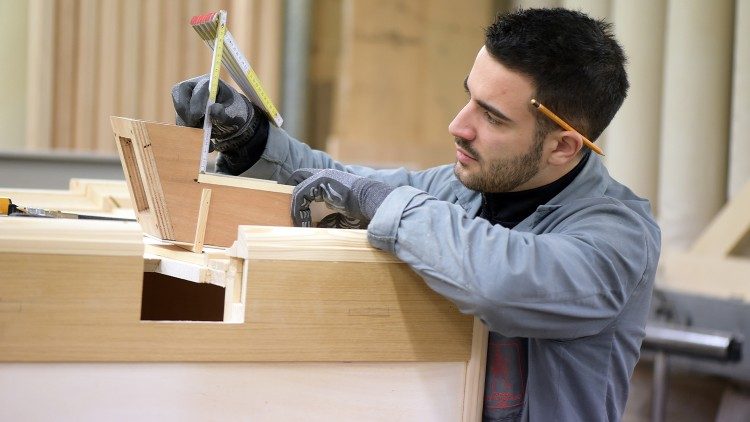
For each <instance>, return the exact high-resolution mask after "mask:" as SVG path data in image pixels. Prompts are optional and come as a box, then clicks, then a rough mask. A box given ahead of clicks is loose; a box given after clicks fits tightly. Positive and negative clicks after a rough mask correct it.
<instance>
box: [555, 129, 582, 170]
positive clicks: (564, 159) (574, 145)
mask: <svg viewBox="0 0 750 422" xmlns="http://www.w3.org/2000/svg"><path fill="white" fill-rule="evenodd" d="M555 140H556V141H557V144H556V145H555V149H553V150H552V153H551V154H550V156H549V160H548V161H549V163H550V164H552V165H556V166H563V165H566V164H568V163H570V162H571V161H573V160H574V159H575V158H576V155H577V154H578V151H580V150H581V148H583V137H582V136H581V134H580V133H578V132H575V131H570V130H566V131H563V132H558V133H557V136H555Z"/></svg>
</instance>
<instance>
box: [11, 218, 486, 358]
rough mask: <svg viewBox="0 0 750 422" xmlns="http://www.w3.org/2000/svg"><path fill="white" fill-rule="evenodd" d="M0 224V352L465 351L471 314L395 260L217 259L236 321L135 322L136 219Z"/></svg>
mask: <svg viewBox="0 0 750 422" xmlns="http://www.w3.org/2000/svg"><path fill="white" fill-rule="evenodd" d="M0 224H2V225H3V226H2V228H0V265H1V266H2V268H3V273H2V282H0V298H2V301H1V302H0V361H242V362H398V361H402V362H418V361H424V362H467V361H469V359H470V350H471V346H472V324H473V320H472V318H471V317H470V316H466V315H462V314H461V313H459V312H458V310H457V309H456V307H455V306H454V305H453V304H452V303H450V302H449V301H447V300H446V299H444V298H442V297H441V296H439V295H438V294H437V293H435V292H433V291H432V290H430V289H429V288H428V287H427V286H426V285H425V283H424V282H423V281H422V280H421V279H420V278H419V277H418V276H417V275H416V274H415V273H414V272H413V271H412V270H411V269H410V268H409V267H408V266H407V265H406V264H403V263H398V262H346V261H342V260H338V257H337V255H339V253H337V252H333V250H334V249H331V251H332V252H330V253H329V254H328V257H327V258H326V259H319V260H274V259H261V258H258V259H255V258H253V257H252V254H251V257H250V259H249V260H247V261H246V262H245V263H244V264H242V265H239V264H238V261H234V264H232V262H231V261H230V264H229V267H228V268H232V271H234V273H235V274H243V280H242V283H239V282H237V281H232V288H233V290H232V291H231V294H232V299H229V300H228V302H229V303H232V304H233V306H234V304H238V305H240V306H239V307H240V308H244V311H245V316H244V319H243V320H242V321H241V322H239V323H208V322H144V321H140V318H139V315H140V304H141V288H142V280H143V270H144V258H143V254H144V245H143V238H142V235H141V232H140V229H139V227H138V225H137V224H135V223H119V222H103V221H96V222H90V221H88V222H85V224H82V223H81V221H79V220H62V219H23V218H11V217H6V218H3V219H0ZM21 225H25V226H23V227H22V226H21ZM299 230H312V229H299ZM362 236H363V234H362ZM338 249H340V251H342V253H344V254H346V250H347V247H346V246H340V247H339V248H338ZM152 251H153V249H152ZM193 255H197V254H193ZM173 256H174V255H173ZM234 259H237V258H234ZM209 260H210V258H209ZM240 268H241V269H240ZM235 280H236V279H235ZM238 295H239V296H238ZM237 299H239V301H240V302H239V303H238V302H237ZM185 306H190V304H185ZM234 318H235V319H236V314H235V316H234Z"/></svg>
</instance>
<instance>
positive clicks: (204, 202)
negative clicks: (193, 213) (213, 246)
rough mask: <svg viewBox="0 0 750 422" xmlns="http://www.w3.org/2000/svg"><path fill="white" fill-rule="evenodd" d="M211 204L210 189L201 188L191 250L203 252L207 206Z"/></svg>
mask: <svg viewBox="0 0 750 422" xmlns="http://www.w3.org/2000/svg"><path fill="white" fill-rule="evenodd" d="M210 206H211V189H206V188H203V191H202V192H201V203H200V206H199V207H198V222H197V224H196V226H195V241H194V242H193V252H194V253H201V252H203V239H205V237H206V219H208V208H209V207H210Z"/></svg>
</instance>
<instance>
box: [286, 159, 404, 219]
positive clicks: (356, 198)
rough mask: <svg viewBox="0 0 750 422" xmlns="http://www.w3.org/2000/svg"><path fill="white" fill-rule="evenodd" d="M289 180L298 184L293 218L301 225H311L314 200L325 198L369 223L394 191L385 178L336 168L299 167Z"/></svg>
mask: <svg viewBox="0 0 750 422" xmlns="http://www.w3.org/2000/svg"><path fill="white" fill-rule="evenodd" d="M287 184H297V186H296V187H295V188H294V191H293V192H292V222H293V223H294V225H295V226H302V227H311V226H312V218H311V213H310V204H311V203H312V202H325V204H326V205H327V206H328V208H331V209H334V210H336V211H338V212H340V213H342V214H344V215H345V216H347V217H349V218H350V219H354V220H359V222H360V223H367V222H369V221H370V220H372V218H373V217H374V216H375V212H376V211H377V210H378V207H380V204H382V203H383V201H384V200H385V197H386V196H388V194H389V193H391V191H393V188H392V187H390V186H388V185H386V184H385V183H383V182H379V181H377V180H372V179H368V178H365V177H362V176H357V175H354V174H351V173H346V172H343V171H339V170H333V169H325V170H321V169H300V170H297V171H295V172H294V173H292V175H291V176H290V177H289V181H288V182H287ZM361 225H364V224H361Z"/></svg>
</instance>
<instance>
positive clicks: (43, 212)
mask: <svg viewBox="0 0 750 422" xmlns="http://www.w3.org/2000/svg"><path fill="white" fill-rule="evenodd" d="M0 215H7V216H13V217H41V218H70V219H78V220H110V221H135V219H134V218H121V217H106V216H101V215H86V214H78V213H72V212H64V211H59V210H48V209H44V208H33V207H23V206H20V205H16V204H14V203H13V201H11V199H10V198H4V197H2V198H0Z"/></svg>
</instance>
